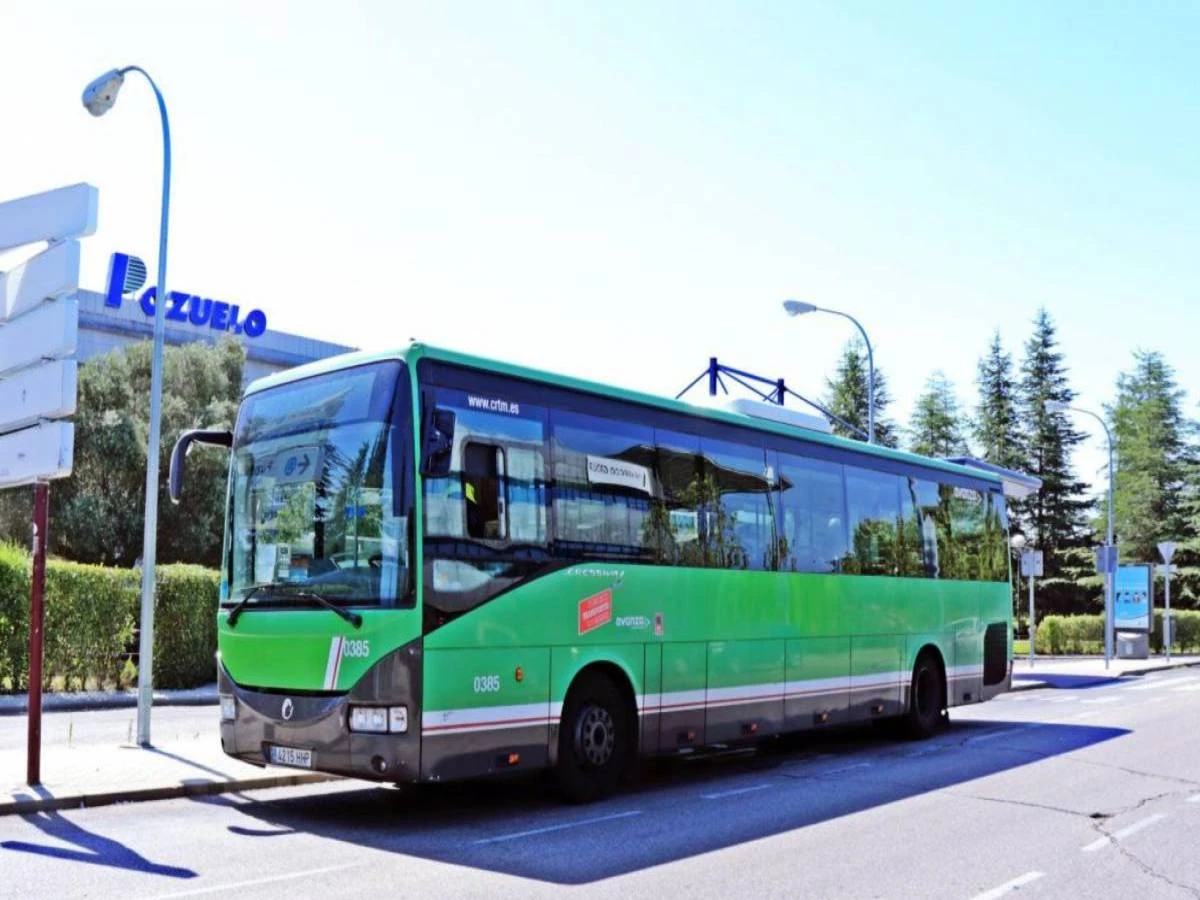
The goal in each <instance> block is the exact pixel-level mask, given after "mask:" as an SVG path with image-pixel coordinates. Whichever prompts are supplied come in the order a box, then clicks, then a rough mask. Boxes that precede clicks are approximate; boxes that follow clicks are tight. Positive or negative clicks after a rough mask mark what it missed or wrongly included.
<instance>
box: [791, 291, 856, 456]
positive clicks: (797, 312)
mask: <svg viewBox="0 0 1200 900" xmlns="http://www.w3.org/2000/svg"><path fill="white" fill-rule="evenodd" d="M783 309H784V311H785V312H786V313H787V314H788V315H789V316H802V315H804V314H805V313H811V312H823V313H830V314H831V315H834V316H841V317H842V318H843V319H849V320H850V321H851V322H853V323H854V325H855V327H856V328H857V329H858V333H859V334H861V335H862V339H863V343H865V344H866V345H867V443H868V444H873V443H875V354H874V352H873V351H872V350H871V339H870V338H868V337H867V330H866V329H865V328H863V327H862V323H861V322H859V321H858V319H856V318H854V316H852V315H850V314H849V313H844V312H840V311H839V310H836V309H826V308H825V307H823V306H817V305H816V304H813V303H802V302H801V301H799V300H784V301H783Z"/></svg>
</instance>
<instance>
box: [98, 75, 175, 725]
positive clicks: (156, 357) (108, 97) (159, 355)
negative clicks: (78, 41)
mask: <svg viewBox="0 0 1200 900" xmlns="http://www.w3.org/2000/svg"><path fill="white" fill-rule="evenodd" d="M129 72H138V73H139V74H141V75H142V76H144V77H145V79H146V81H148V82H149V83H150V88H151V89H152V90H153V91H154V99H155V100H157V101H158V113H159V116H160V118H161V119H162V135H163V179H162V217H161V219H160V220H159V226H158V287H157V288H155V294H154V347H153V350H152V352H151V356H150V438H149V441H148V442H147V447H146V521H145V525H144V530H143V533H142V616H141V636H140V640H139V644H138V713H137V720H138V721H137V731H138V743H139V744H140V745H141V746H143V747H149V746H150V705H151V700H152V699H153V687H152V684H151V678H152V675H153V666H154V557H155V551H156V549H157V538H158V451H159V443H160V440H161V437H162V434H161V432H162V369H163V336H164V333H165V328H166V308H167V212H168V210H169V209H170V205H171V130H170V127H169V126H168V124H167V105H166V103H164V102H163V96H162V93H161V92H160V91H159V90H158V85H157V84H155V83H154V79H153V78H151V77H150V75H149V73H148V72H146V70H145V69H142V68H141V67H139V66H126V67H125V68H123V69H113V70H111V71H109V72H105V73H104V74H103V75H101V76H100V77H99V78H97V79H96V80H95V81H93V82H92V83H91V84H89V85H88V86H87V87H86V88H84V91H83V105H84V107H86V108H87V111H88V112H90V113H91V114H92V115H93V116H102V115H104V114H105V113H106V112H108V111H109V110H110V109H112V106H113V104H114V103H115V102H116V100H117V93H118V92H119V91H120V90H121V85H122V84H124V83H125V76H126V74H128V73H129Z"/></svg>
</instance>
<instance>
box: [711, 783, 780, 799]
mask: <svg viewBox="0 0 1200 900" xmlns="http://www.w3.org/2000/svg"><path fill="white" fill-rule="evenodd" d="M769 787H775V785H774V783H768V784H756V785H753V786H752V787H744V788H734V789H733V790H730V791H717V792H716V793H713V794H701V795H700V796H701V798H702V799H704V800H720V799H721V798H722V797H735V796H737V795H738V794H749V793H750V792H751V791H765V790H766V789H767V788H769Z"/></svg>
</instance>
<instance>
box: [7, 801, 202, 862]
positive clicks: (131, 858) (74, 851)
mask: <svg viewBox="0 0 1200 900" xmlns="http://www.w3.org/2000/svg"><path fill="white" fill-rule="evenodd" d="M21 818H22V819H24V820H25V821H26V822H28V823H29V824H30V825H32V826H34V827H35V828H37V829H38V830H39V831H41V832H42V833H43V834H45V835H46V836H47V837H50V838H53V839H54V840H56V841H61V842H62V843H65V844H71V845H73V846H72V847H70V848H68V847H56V846H54V845H52V844H34V843H30V842H28V841H0V849H3V850H15V851H17V852H18V853H34V854H37V855H38V856H48V857H50V858H51V859H61V860H66V861H68V862H82V863H92V864H94V865H99V866H111V867H113V868H116V869H129V870H132V871H135V872H148V873H149V874H151V875H165V876H167V877H168V878H195V877H196V873H195V872H193V871H192V870H191V869H182V868H178V867H176V866H164V865H159V864H158V863H153V862H150V860H148V859H146V858H145V857H144V856H141V855H140V854H138V853H135V852H134V851H133V850H130V849H129V848H128V847H126V846H125V845H124V844H122V843H120V842H119V841H114V840H112V839H111V838H106V837H102V836H101V835H98V834H93V833H92V832H90V831H87V830H86V829H84V828H80V827H79V826H78V825H76V824H75V823H74V822H71V821H69V820H67V819H64V818H63V817H62V816H61V815H59V814H58V813H56V812H49V813H34V814H32V815H28V816H22V817H21Z"/></svg>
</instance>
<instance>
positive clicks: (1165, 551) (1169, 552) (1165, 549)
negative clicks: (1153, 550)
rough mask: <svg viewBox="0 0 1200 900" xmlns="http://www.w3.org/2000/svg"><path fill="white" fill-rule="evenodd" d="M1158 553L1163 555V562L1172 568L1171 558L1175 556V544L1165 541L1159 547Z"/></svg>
mask: <svg viewBox="0 0 1200 900" xmlns="http://www.w3.org/2000/svg"><path fill="white" fill-rule="evenodd" d="M1158 552H1159V553H1160V554H1161V555H1162V558H1163V562H1165V563H1166V564H1167V565H1168V566H1170V565H1171V557H1172V556H1174V555H1175V542H1174V541H1163V542H1162V543H1161V544H1159V545H1158Z"/></svg>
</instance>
